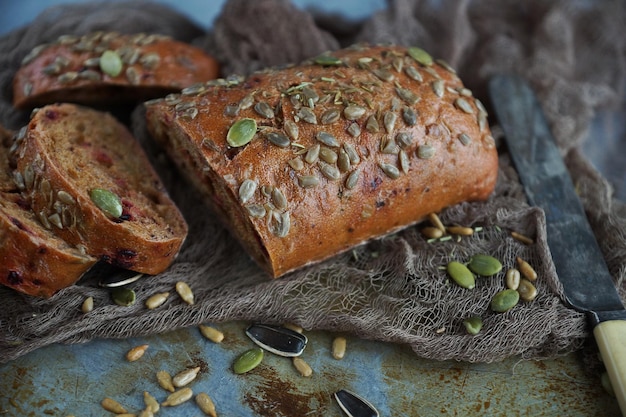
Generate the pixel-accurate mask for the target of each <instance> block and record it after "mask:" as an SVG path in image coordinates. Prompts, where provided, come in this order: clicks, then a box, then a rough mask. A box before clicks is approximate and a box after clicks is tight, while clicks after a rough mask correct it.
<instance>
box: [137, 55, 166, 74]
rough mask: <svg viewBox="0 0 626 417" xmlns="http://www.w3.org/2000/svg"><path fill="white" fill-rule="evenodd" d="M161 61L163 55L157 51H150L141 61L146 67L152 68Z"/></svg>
mask: <svg viewBox="0 0 626 417" xmlns="http://www.w3.org/2000/svg"><path fill="white" fill-rule="evenodd" d="M160 62H161V57H160V56H159V54H157V53H154V52H152V53H149V54H146V55H144V56H142V57H141V59H140V60H139V63H140V64H141V65H143V67H144V68H146V69H149V70H152V69H155V68H156V67H158V66H159V63H160Z"/></svg>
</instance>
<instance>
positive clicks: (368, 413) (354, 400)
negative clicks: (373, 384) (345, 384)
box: [335, 389, 380, 417]
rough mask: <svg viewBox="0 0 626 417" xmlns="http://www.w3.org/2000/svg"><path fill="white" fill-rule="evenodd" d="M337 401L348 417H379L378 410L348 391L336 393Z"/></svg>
mask: <svg viewBox="0 0 626 417" xmlns="http://www.w3.org/2000/svg"><path fill="white" fill-rule="evenodd" d="M335 400H337V403H338V404H339V407H340V408H341V409H342V410H343V411H344V412H345V413H346V415H348V417H379V416H380V414H379V413H378V410H376V408H375V407H374V406H373V405H372V404H371V403H369V402H368V401H366V400H365V399H364V398H362V397H359V396H358V395H356V394H354V393H352V392H350V391H347V390H344V389H342V390H340V391H337V392H336V393H335Z"/></svg>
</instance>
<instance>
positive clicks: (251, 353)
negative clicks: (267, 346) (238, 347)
mask: <svg viewBox="0 0 626 417" xmlns="http://www.w3.org/2000/svg"><path fill="white" fill-rule="evenodd" d="M262 360H263V349H261V348H252V349H250V350H247V351H245V352H244V353H242V354H241V355H240V356H239V357H238V358H237V359H236V360H235V362H234V363H233V371H234V372H235V373H236V374H238V375H240V374H245V373H246V372H250V371H251V370H253V369H254V368H256V367H257V366H259V364H260V363H261V361H262Z"/></svg>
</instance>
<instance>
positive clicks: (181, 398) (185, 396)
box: [161, 387, 193, 407]
mask: <svg viewBox="0 0 626 417" xmlns="http://www.w3.org/2000/svg"><path fill="white" fill-rule="evenodd" d="M191 397H193V391H192V390H191V388H187V387H185V388H181V389H180V390H178V391H175V392H173V393H171V394H170V395H168V396H167V398H166V399H165V401H164V402H163V403H162V404H161V405H162V406H164V407H174V406H177V405H180V404H182V403H184V402H185V401H189V400H190V399H191Z"/></svg>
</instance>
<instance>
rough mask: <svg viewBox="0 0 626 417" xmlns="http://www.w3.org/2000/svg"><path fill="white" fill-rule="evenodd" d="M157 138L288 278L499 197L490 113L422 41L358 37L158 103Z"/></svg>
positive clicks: (152, 105) (254, 249) (252, 247)
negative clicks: (444, 213) (373, 41)
mask: <svg viewBox="0 0 626 417" xmlns="http://www.w3.org/2000/svg"><path fill="white" fill-rule="evenodd" d="M146 106H147V111H146V117H147V120H148V127H149V129H150V132H151V134H152V135H153V136H154V137H155V139H156V140H158V141H159V142H161V143H162V144H163V146H164V148H166V149H167V150H168V152H169V154H170V156H171V158H172V159H173V160H175V161H176V162H177V163H178V165H179V166H180V168H181V170H182V171H183V172H185V173H186V174H187V177H188V178H189V179H190V181H191V182H192V183H193V184H195V185H196V186H197V187H198V189H200V190H201V191H202V192H203V193H204V195H206V197H207V201H208V202H209V204H210V205H211V207H212V208H213V210H214V212H215V213H218V214H219V215H221V217H222V218H223V219H224V221H225V224H227V225H228V226H229V227H230V229H231V230H232V231H233V234H234V235H235V236H236V237H237V238H238V239H239V240H240V241H241V243H242V244H243V246H245V247H246V248H247V250H248V251H249V253H250V254H251V256H252V257H253V258H254V259H256V260H257V261H258V262H259V264H260V265H261V266H262V267H264V268H265V269H266V270H267V271H268V272H269V273H270V274H271V275H272V276H274V277H277V276H281V275H284V274H285V273H287V272H289V271H292V270H294V269H297V268H301V267H303V266H305V265H308V264H311V263H313V262H318V261H321V260H323V259H326V258H329V257H331V256H334V255H336V254H338V253H341V252H344V251H346V250H348V249H350V248H352V247H354V246H356V245H359V244H361V243H363V242H365V241H367V240H369V239H373V238H377V237H381V236H383V235H386V234H389V233H392V232H394V231H397V230H400V229H401V228H405V227H408V226H410V225H412V224H414V223H416V222H418V221H420V220H421V219H423V218H424V217H425V216H427V215H428V214H429V213H433V212H439V211H440V210H442V209H443V208H445V207H448V206H451V205H454V204H458V203H460V202H464V201H478V200H485V199H487V198H488V197H489V196H490V194H491V193H492V191H493V189H494V186H495V184H496V179H497V174H498V155H497V149H496V146H495V142H494V139H493V137H492V135H491V132H490V130H489V124H488V123H487V112H486V111H485V109H484V107H483V105H482V104H481V103H480V101H479V100H477V99H476V98H475V97H474V96H473V94H472V92H471V91H470V90H468V89H467V88H465V87H464V85H463V83H462V81H461V80H460V79H459V77H458V75H457V74H456V72H455V71H454V70H453V69H452V68H450V66H449V65H448V64H446V63H445V62H443V61H439V60H433V59H432V58H431V56H430V55H429V54H428V53H426V52H425V51H423V50H422V49H419V48H406V47H401V46H373V47H369V46H367V45H356V46H354V47H351V48H347V49H344V50H341V51H335V52H333V53H331V54H327V55H324V56H320V57H317V58H314V59H310V60H309V61H307V62H304V63H303V64H301V65H294V66H291V67H288V68H284V69H268V70H265V71H261V72H258V73H255V74H252V75H250V76H249V77H248V78H246V79H242V80H241V81H239V82H237V80H235V79H232V80H230V81H228V82H223V80H222V82H217V81H213V82H208V83H205V84H204V85H198V86H195V87H190V88H188V89H184V90H183V91H182V92H181V94H177V95H176V94H173V95H168V96H167V97H165V98H163V99H156V100H152V101H150V102H148V103H147V104H146Z"/></svg>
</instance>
